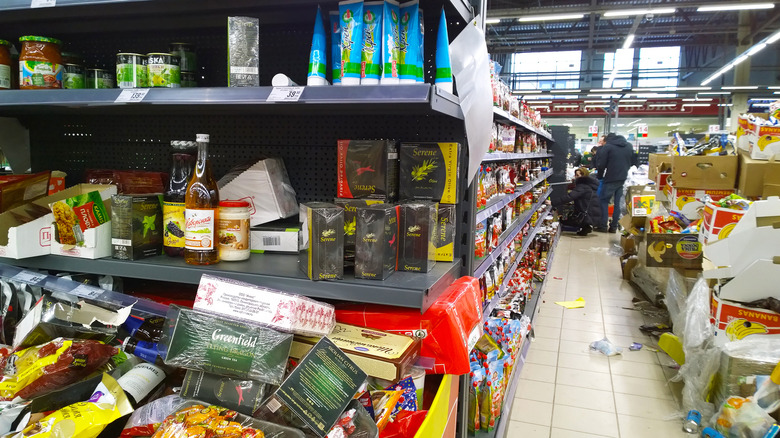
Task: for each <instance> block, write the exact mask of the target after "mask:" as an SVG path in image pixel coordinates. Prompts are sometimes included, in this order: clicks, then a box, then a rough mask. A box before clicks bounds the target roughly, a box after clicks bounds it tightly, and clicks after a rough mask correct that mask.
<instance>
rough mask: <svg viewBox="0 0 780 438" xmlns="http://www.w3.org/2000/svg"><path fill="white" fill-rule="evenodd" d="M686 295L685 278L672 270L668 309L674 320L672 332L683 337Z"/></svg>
mask: <svg viewBox="0 0 780 438" xmlns="http://www.w3.org/2000/svg"><path fill="white" fill-rule="evenodd" d="M686 293H687V288H686V286H685V278H683V276H682V275H680V273H679V272H677V270H672V272H671V273H670V275H669V282H668V283H667V286H666V308H667V310H669V318H670V319H671V320H672V331H673V332H674V334H675V335H677V336H682V334H683V329H684V328H685V299H686Z"/></svg>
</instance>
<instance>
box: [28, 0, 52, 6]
mask: <svg viewBox="0 0 780 438" xmlns="http://www.w3.org/2000/svg"><path fill="white" fill-rule="evenodd" d="M54 6H57V0H32V1H31V2H30V7H31V8H51V7H54Z"/></svg>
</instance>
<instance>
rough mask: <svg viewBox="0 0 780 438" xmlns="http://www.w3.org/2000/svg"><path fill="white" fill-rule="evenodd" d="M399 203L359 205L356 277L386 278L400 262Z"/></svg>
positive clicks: (369, 278)
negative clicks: (360, 206)
mask: <svg viewBox="0 0 780 438" xmlns="http://www.w3.org/2000/svg"><path fill="white" fill-rule="evenodd" d="M399 214H400V207H398V206H393V205H389V204H377V205H372V206H368V207H363V208H360V209H358V212H357V232H356V235H357V237H356V239H355V240H356V243H355V278H364V279H368V280H384V279H386V278H387V277H389V276H391V275H393V273H395V269H396V265H398V240H399V236H398V234H399V227H398V216H399Z"/></svg>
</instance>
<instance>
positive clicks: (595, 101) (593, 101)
mask: <svg viewBox="0 0 780 438" xmlns="http://www.w3.org/2000/svg"><path fill="white" fill-rule="evenodd" d="M585 103H609V101H608V100H586V101H585Z"/></svg>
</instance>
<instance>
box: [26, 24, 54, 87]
mask: <svg viewBox="0 0 780 438" xmlns="http://www.w3.org/2000/svg"><path fill="white" fill-rule="evenodd" d="M19 41H20V42H21V43H22V51H21V53H20V54H19V88H21V89H23V90H25V89H49V88H62V67H63V65H62V55H61V54H60V46H61V45H62V41H60V40H58V39H56V38H47V37H42V36H35V35H27V36H23V37H21V38H19Z"/></svg>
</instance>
